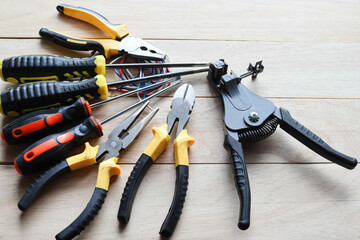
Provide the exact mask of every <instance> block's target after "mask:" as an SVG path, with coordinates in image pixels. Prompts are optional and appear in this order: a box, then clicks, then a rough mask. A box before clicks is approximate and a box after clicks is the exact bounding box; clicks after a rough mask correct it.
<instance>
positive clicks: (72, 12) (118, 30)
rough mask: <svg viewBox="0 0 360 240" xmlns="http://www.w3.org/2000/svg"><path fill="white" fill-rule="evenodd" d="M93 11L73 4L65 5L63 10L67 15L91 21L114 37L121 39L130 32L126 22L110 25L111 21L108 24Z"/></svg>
mask: <svg viewBox="0 0 360 240" xmlns="http://www.w3.org/2000/svg"><path fill="white" fill-rule="evenodd" d="M91 12H92V11H88V9H83V8H76V7H72V6H64V10H63V13H64V14H65V15H67V16H70V17H73V18H77V19H79V20H82V21H84V22H87V23H90V24H92V25H94V26H96V27H98V28H100V29H101V30H102V31H104V32H105V33H107V34H108V35H109V36H110V37H111V38H112V39H119V40H120V39H122V38H123V37H125V36H127V35H128V34H129V32H128V31H127V30H126V25H125V24H119V25H114V24H113V25H109V23H108V24H107V23H106V22H104V21H103V20H102V19H101V18H103V17H102V16H101V15H99V14H97V13H96V14H97V16H96V15H95V14H92V13H91Z"/></svg>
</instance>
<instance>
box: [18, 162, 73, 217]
mask: <svg viewBox="0 0 360 240" xmlns="http://www.w3.org/2000/svg"><path fill="white" fill-rule="evenodd" d="M68 172H71V169H70V167H69V165H68V163H67V162H66V160H63V161H61V162H60V163H58V164H56V165H55V166H53V167H51V168H50V169H48V170H46V171H45V172H44V173H43V174H41V175H40V176H39V177H38V178H36V179H35V181H34V182H33V183H32V184H31V185H30V186H29V187H28V189H26V192H25V193H24V195H23V196H22V198H21V199H20V201H19V202H18V207H19V209H20V210H21V211H26V209H28V208H29V207H30V205H31V204H32V203H33V202H34V201H35V200H36V198H37V197H38V196H39V194H40V193H41V191H42V190H43V189H44V188H45V187H46V186H47V185H48V184H49V183H50V182H52V181H53V180H54V179H56V178H57V177H59V176H62V175H64V174H65V173H68Z"/></svg>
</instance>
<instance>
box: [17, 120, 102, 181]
mask: <svg viewBox="0 0 360 240" xmlns="http://www.w3.org/2000/svg"><path fill="white" fill-rule="evenodd" d="M102 135H103V132H102V126H101V124H100V122H99V120H97V119H95V118H94V117H93V116H90V117H88V118H87V119H85V121H84V122H82V123H80V124H79V125H77V126H75V127H73V128H71V129H69V130H66V131H64V132H61V133H55V134H52V135H49V136H47V137H45V138H43V139H41V140H39V141H37V142H35V143H34V144H32V145H31V146H30V147H28V148H26V149H25V150H24V151H22V152H21V153H20V155H19V156H17V158H16V159H15V161H14V165H15V168H16V170H17V171H18V172H19V173H20V174H24V175H25V174H30V173H34V172H37V171H41V170H44V169H46V168H48V167H50V166H52V165H54V164H55V163H57V162H59V161H61V160H62V159H64V158H66V157H67V156H68V155H69V153H70V152H71V151H72V150H73V149H74V148H75V147H77V146H79V145H81V144H84V143H85V142H86V141H88V140H89V139H92V138H95V137H100V136H102Z"/></svg>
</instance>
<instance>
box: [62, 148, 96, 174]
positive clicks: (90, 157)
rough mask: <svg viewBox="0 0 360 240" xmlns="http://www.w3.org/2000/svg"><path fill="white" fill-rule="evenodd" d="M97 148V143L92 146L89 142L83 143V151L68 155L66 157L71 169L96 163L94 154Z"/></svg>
mask: <svg viewBox="0 0 360 240" xmlns="http://www.w3.org/2000/svg"><path fill="white" fill-rule="evenodd" d="M98 150H99V145H97V146H95V147H92V146H91V145H90V143H88V142H87V143H85V150H84V152H82V153H80V154H78V155H75V156H72V157H69V158H67V159H66V162H67V163H68V165H69V167H70V169H71V171H75V170H77V169H81V168H85V167H88V166H91V165H93V164H95V163H96V154H97V152H98Z"/></svg>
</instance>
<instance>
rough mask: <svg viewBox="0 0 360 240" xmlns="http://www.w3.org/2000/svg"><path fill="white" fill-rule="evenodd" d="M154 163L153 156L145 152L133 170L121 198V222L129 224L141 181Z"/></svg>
mask: <svg viewBox="0 0 360 240" xmlns="http://www.w3.org/2000/svg"><path fill="white" fill-rule="evenodd" d="M152 164H153V160H152V159H151V157H149V156H148V155H146V154H145V153H143V154H142V155H141V156H140V158H139V160H138V161H137V162H136V164H135V166H134V168H133V170H132V171H131V174H130V176H129V179H128V180H127V182H126V186H125V188H124V192H123V194H122V197H121V200H120V207H119V211H118V216H117V218H118V220H119V222H120V223H122V224H127V223H128V222H129V220H130V215H131V209H132V206H133V203H134V199H135V196H136V193H137V190H138V189H139V186H140V183H141V181H142V180H143V178H144V176H145V174H146V172H147V171H148V169H149V168H150V167H151V165H152Z"/></svg>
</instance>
